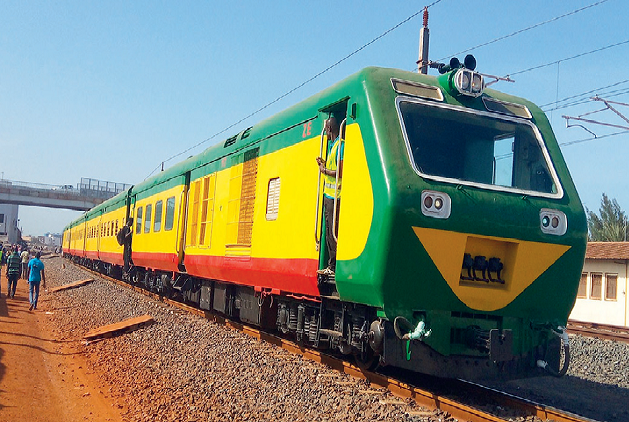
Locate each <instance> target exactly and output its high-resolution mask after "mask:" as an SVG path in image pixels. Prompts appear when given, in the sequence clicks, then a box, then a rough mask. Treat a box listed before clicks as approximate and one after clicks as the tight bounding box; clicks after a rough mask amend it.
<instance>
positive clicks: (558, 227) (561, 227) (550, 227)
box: [539, 208, 568, 236]
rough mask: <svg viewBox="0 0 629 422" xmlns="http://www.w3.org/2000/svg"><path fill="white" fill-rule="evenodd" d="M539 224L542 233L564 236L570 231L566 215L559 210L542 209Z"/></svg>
mask: <svg viewBox="0 0 629 422" xmlns="http://www.w3.org/2000/svg"><path fill="white" fill-rule="evenodd" d="M539 222H540V228H541V229H542V233H547V234H554V235H556V236H563V235H564V234H565V233H566V231H567V230H568V219H567V218H566V214H564V213H563V212H561V211H559V210H553V209H550V208H542V209H541V210H540V212H539Z"/></svg>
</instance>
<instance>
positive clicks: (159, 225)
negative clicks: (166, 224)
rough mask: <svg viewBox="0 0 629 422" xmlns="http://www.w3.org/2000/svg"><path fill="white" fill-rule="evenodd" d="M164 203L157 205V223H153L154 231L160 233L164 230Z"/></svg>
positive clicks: (160, 202)
mask: <svg viewBox="0 0 629 422" xmlns="http://www.w3.org/2000/svg"><path fill="white" fill-rule="evenodd" d="M163 203H164V202H163V201H157V202H156V203H155V221H154V222H153V231H154V232H158V231H160V230H161V229H162V205H163Z"/></svg>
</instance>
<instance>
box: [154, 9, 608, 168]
mask: <svg viewBox="0 0 629 422" xmlns="http://www.w3.org/2000/svg"><path fill="white" fill-rule="evenodd" d="M442 1H443V0H435V1H433V2H432V3H431V4H429V5H428V6H426V7H425V8H426V9H429V8H431V7H432V6H434V5H436V4H438V3H440V2H442ZM602 1H607V0H602ZM423 11H424V8H423V7H422V8H421V9H420V10H419V11H417V12H415V13H413V14H412V15H410V16H409V17H407V18H406V19H403V20H402V21H400V22H399V23H397V24H396V25H394V26H392V27H391V28H389V29H387V30H386V31H384V32H383V33H382V34H380V35H378V36H377V37H375V38H374V39H372V40H371V41H369V42H368V43H366V44H363V45H362V46H360V47H359V48H357V49H356V50H354V51H352V52H351V53H349V54H347V55H346V56H345V57H343V58H341V59H339V60H337V61H336V62H335V63H333V64H331V65H329V66H328V67H326V68H325V69H323V70H322V71H320V72H319V73H317V74H315V75H314V76H312V77H310V78H309V79H306V80H305V81H304V82H302V83H300V84H299V85H297V86H296V87H294V88H292V89H290V90H288V91H287V92H286V93H284V94H282V95H280V96H279V97H277V98H276V99H274V100H273V101H271V102H269V103H267V104H265V105H263V106H262V107H260V108H258V109H257V110H255V111H253V112H251V113H249V114H248V115H247V116H245V117H243V118H242V119H240V120H238V121H237V122H235V123H232V124H230V125H229V126H227V127H226V128H224V129H223V130H221V131H219V132H216V133H215V134H213V135H212V136H210V137H208V138H206V139H204V140H202V141H200V142H198V143H196V144H195V145H193V146H191V147H189V148H187V149H185V150H184V151H181V152H179V153H177V154H175V155H173V156H171V157H169V158H167V159H166V160H164V161H162V162H161V163H160V164H158V165H157V167H155V168H154V169H153V171H151V173H149V175H148V176H146V178H145V179H144V180H146V179H148V178H149V177H151V175H152V174H153V173H155V172H156V171H157V170H159V169H160V167H161V168H163V166H164V164H165V163H167V162H169V161H171V160H174V159H175V158H177V157H180V156H182V155H183V154H185V153H187V152H189V151H191V150H193V149H195V148H197V147H199V146H201V145H203V144H205V143H207V142H209V141H211V140H212V139H214V138H216V137H217V136H218V135H220V134H222V133H225V132H227V131H228V130H229V129H231V128H233V127H234V126H237V125H239V124H240V123H242V122H244V121H245V120H247V119H249V118H251V117H253V116H255V115H256V114H258V113H260V112H261V111H263V110H265V109H267V108H268V107H270V106H272V105H273V104H275V103H277V102H278V101H280V100H282V99H283V98H285V97H287V96H289V95H290V94H292V93H293V92H295V91H297V90H298V89H300V88H302V87H303V86H304V85H306V84H308V83H310V82H312V81H314V80H315V79H317V78H318V77H319V76H321V75H323V74H324V73H326V72H328V71H330V70H331V69H333V68H335V67H336V66H338V65H339V64H341V63H343V62H344V61H345V60H347V59H349V58H350V57H352V56H354V55H356V54H358V53H359V52H360V51H362V50H364V49H365V48H367V47H369V46H370V45H371V44H373V43H375V42H376V41H378V40H380V39H381V38H383V37H385V36H386V35H387V34H389V33H391V32H392V31H395V30H396V29H397V28H399V27H400V26H402V25H404V24H405V23H407V22H408V21H410V20H412V19H413V18H415V17H417V16H418V15H420V14H421V13H423Z"/></svg>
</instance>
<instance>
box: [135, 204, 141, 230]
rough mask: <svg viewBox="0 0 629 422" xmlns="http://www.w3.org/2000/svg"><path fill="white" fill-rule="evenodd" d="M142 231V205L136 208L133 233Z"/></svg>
mask: <svg viewBox="0 0 629 422" xmlns="http://www.w3.org/2000/svg"><path fill="white" fill-rule="evenodd" d="M141 232H142V207H140V208H138V210H137V211H136V214H135V234H140V233H141Z"/></svg>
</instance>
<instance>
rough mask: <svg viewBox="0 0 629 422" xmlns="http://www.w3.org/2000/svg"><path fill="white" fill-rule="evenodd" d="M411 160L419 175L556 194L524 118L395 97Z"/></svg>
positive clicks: (537, 136) (536, 135) (533, 133)
mask: <svg viewBox="0 0 629 422" xmlns="http://www.w3.org/2000/svg"><path fill="white" fill-rule="evenodd" d="M397 105H398V110H399V113H400V121H401V123H402V128H403V131H404V135H405V138H406V142H407V148H408V151H409V155H410V159H411V164H412V165H413V167H414V168H415V170H416V171H417V172H418V173H419V174H420V175H422V176H429V177H432V178H435V179H442V180H443V179H445V181H451V182H454V183H463V184H473V185H478V184H480V185H482V186H483V187H493V188H494V189H506V190H514V189H515V190H520V191H527V192H531V193H540V194H544V195H552V196H558V194H559V192H560V189H559V181H558V179H557V176H556V173H555V172H554V169H553V167H552V163H551V161H550V158H549V156H548V153H547V152H546V150H545V147H544V145H543V140H542V139H541V135H540V134H539V131H538V130H537V128H536V127H535V126H534V125H533V124H532V123H531V122H530V121H528V120H523V119H516V118H511V117H507V116H502V115H498V114H496V115H489V114H487V113H478V112H475V111H470V110H465V109H460V110H459V109H455V108H447V107H443V106H438V105H434V104H426V103H424V102H422V101H421V100H411V99H408V98H407V99H401V98H400V97H398V100H397Z"/></svg>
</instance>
